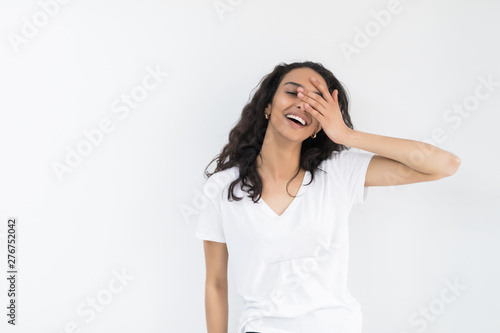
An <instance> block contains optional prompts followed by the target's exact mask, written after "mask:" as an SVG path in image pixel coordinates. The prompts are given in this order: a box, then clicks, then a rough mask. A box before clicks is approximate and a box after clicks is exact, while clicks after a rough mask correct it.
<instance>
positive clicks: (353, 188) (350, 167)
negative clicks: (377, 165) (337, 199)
mask: <svg viewBox="0 0 500 333" xmlns="http://www.w3.org/2000/svg"><path fill="white" fill-rule="evenodd" d="M374 155H375V154H372V153H367V152H357V151H352V150H343V151H341V152H340V153H339V155H338V159H339V160H338V170H339V172H340V175H341V177H342V178H343V179H344V180H345V184H346V187H347V192H348V193H349V196H350V199H351V202H352V203H357V202H360V203H363V202H365V200H366V196H367V194H368V188H367V187H365V177H366V171H367V170H368V164H369V163H370V161H371V159H372V157H373V156H374Z"/></svg>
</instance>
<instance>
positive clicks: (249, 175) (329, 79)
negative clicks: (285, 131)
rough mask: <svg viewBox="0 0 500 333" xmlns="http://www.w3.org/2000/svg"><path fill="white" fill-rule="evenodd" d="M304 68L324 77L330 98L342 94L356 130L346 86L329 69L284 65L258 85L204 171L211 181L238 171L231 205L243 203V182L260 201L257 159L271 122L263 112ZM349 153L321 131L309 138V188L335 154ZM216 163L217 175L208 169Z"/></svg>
mask: <svg viewBox="0 0 500 333" xmlns="http://www.w3.org/2000/svg"><path fill="white" fill-rule="evenodd" d="M303 67H309V68H311V69H313V70H314V71H316V72H317V73H318V74H320V75H321V76H322V77H323V79H324V80H325V82H326V84H327V86H328V91H329V92H330V95H331V94H332V93H333V91H334V90H335V89H337V90H338V103H339V107H340V111H341V113H342V118H343V120H344V122H345V124H346V125H347V126H348V127H349V128H351V129H354V127H353V125H352V123H351V117H350V116H349V111H348V109H349V101H348V99H347V94H346V91H345V89H344V87H343V85H342V83H341V82H340V81H339V80H338V79H337V78H336V77H335V76H334V75H333V73H332V72H330V71H329V70H328V69H326V68H325V67H324V66H323V65H322V64H321V63H316V62H311V61H304V62H294V63H290V64H286V63H283V62H282V63H280V64H278V65H276V66H275V67H274V70H273V71H272V72H271V73H269V74H267V75H266V76H264V77H263V78H262V79H261V81H260V83H259V85H257V87H258V90H257V91H256V93H255V94H254V95H253V97H252V98H251V99H250V101H249V102H248V103H247V104H246V105H245V107H244V108H243V111H242V113H241V116H240V119H239V120H238V123H237V124H236V126H234V128H233V129H232V130H231V131H230V133H229V142H228V143H227V144H226V145H225V146H224V148H223V149H222V151H221V153H220V154H218V155H216V156H215V157H214V158H213V159H212V161H210V163H209V164H208V165H207V167H206V168H205V170H204V173H205V177H207V178H209V177H211V176H212V175H213V174H215V173H216V172H219V171H223V170H226V169H230V168H232V167H234V166H237V167H238V169H239V177H238V178H237V179H236V180H234V181H233V182H232V183H231V185H230V187H229V192H228V200H229V201H230V200H231V199H233V200H236V201H240V200H241V199H242V198H240V197H237V196H235V195H234V192H233V191H234V186H235V185H237V184H238V183H239V182H240V181H241V182H242V186H241V189H242V190H247V192H248V193H249V197H250V198H252V200H253V202H254V203H256V202H257V201H258V200H259V199H260V197H261V195H262V185H263V184H262V179H261V178H260V175H259V173H258V172H257V161H256V158H257V156H258V155H259V153H260V150H261V148H262V144H263V141H264V136H265V133H266V130H267V126H268V120H267V119H266V118H265V117H264V115H263V113H264V112H263V111H264V109H265V108H266V106H267V105H268V104H269V103H271V102H272V101H273V98H274V94H275V93H276V90H277V89H278V86H279V85H280V83H281V80H282V79H283V77H284V76H285V75H286V74H287V73H288V72H290V71H291V70H293V69H296V68H303ZM257 87H256V88H257ZM254 90H255V88H254ZM252 91H253V90H252ZM347 149H349V147H347V146H344V145H341V144H337V143H335V142H333V141H332V140H331V139H330V138H329V137H328V136H327V135H326V133H325V132H324V131H323V130H320V131H319V132H318V133H317V134H316V138H314V139H313V138H311V137H308V138H307V139H305V140H304V141H303V142H302V146H301V151H300V167H302V168H303V169H304V170H306V171H310V172H311V175H312V177H311V181H310V182H309V183H308V184H307V185H309V184H310V183H311V182H312V181H313V180H314V171H315V170H316V169H319V170H321V169H320V168H319V167H318V166H319V164H320V163H321V162H322V161H323V160H325V159H327V158H330V157H331V156H332V153H333V152H340V151H342V150H347ZM214 161H217V166H216V168H215V171H214V172H212V173H209V172H208V171H207V169H208V167H209V166H210V165H211V164H212V163H213V162H214ZM300 167H299V170H297V173H296V174H295V176H293V178H292V179H290V181H289V182H288V183H287V192H288V184H290V182H291V181H292V180H293V179H294V178H295V177H296V176H297V175H298V173H299V171H300ZM322 171H324V170H322ZM288 194H290V193H288Z"/></svg>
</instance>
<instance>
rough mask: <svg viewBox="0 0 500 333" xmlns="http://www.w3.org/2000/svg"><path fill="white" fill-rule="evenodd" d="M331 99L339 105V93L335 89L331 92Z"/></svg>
mask: <svg viewBox="0 0 500 333" xmlns="http://www.w3.org/2000/svg"><path fill="white" fill-rule="evenodd" d="M332 98H333V101H334V102H335V103H336V104H338V103H339V91H338V90H337V89H335V90H334V91H333V92H332Z"/></svg>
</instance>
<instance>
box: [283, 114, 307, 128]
mask: <svg viewBox="0 0 500 333" xmlns="http://www.w3.org/2000/svg"><path fill="white" fill-rule="evenodd" d="M285 117H286V118H287V119H288V120H290V121H293V122H294V123H296V124H298V125H300V126H302V127H305V126H307V121H306V120H304V119H302V118H300V117H297V116H295V115H291V114H290V115H286V116H285Z"/></svg>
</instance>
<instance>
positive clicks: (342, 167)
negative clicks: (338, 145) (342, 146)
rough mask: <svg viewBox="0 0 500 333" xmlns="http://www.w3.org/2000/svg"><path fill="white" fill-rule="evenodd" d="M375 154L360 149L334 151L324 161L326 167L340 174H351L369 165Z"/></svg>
mask: <svg viewBox="0 0 500 333" xmlns="http://www.w3.org/2000/svg"><path fill="white" fill-rule="evenodd" d="M373 155H374V154H372V153H369V152H365V151H358V150H351V149H346V150H341V151H334V152H332V155H331V156H330V157H329V158H327V159H325V160H324V161H323V162H322V165H323V166H324V169H326V170H327V171H328V170H330V171H333V172H335V173H338V174H349V173H351V172H353V171H355V170H357V169H360V168H363V167H364V166H365V165H367V164H368V163H369V162H370V160H371V158H372V157H373Z"/></svg>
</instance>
